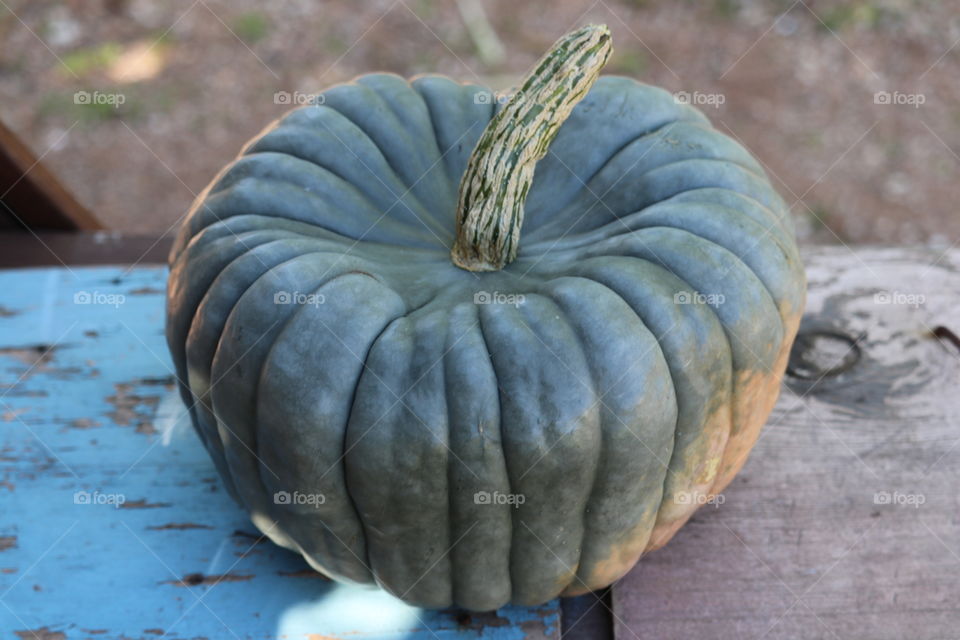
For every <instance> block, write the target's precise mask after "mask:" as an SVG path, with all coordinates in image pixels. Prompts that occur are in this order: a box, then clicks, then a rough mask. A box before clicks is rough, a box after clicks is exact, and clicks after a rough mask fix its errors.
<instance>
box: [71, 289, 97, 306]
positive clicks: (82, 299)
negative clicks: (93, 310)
mask: <svg viewBox="0 0 960 640" xmlns="http://www.w3.org/2000/svg"><path fill="white" fill-rule="evenodd" d="M91 302H93V296H92V295H90V292H89V291H77V292H76V293H75V294H73V304H90V303H91Z"/></svg>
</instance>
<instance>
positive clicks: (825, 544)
mask: <svg viewBox="0 0 960 640" xmlns="http://www.w3.org/2000/svg"><path fill="white" fill-rule="evenodd" d="M806 264H807V265H808V277H809V281H810V295H809V304H808V313H807V317H806V319H805V323H804V326H803V328H802V329H801V332H802V335H805V336H806V337H807V340H806V349H805V353H800V352H799V350H795V353H794V358H793V360H792V365H791V370H792V373H793V374H794V375H788V376H787V378H786V379H785V386H784V390H783V393H782V396H781V398H780V401H779V403H778V404H777V408H776V410H775V412H774V414H773V416H772V417H771V420H770V422H769V424H768V426H767V427H766V429H765V431H764V432H763V435H762V436H761V439H760V441H759V442H758V444H757V447H756V448H755V449H754V452H753V454H752V456H751V458H750V460H749V462H748V463H747V465H746V467H745V468H744V470H743V472H742V473H741V475H740V476H738V477H737V479H736V480H735V481H734V482H733V484H732V485H731V486H730V487H728V489H727V490H726V491H725V493H724V495H723V496H722V498H721V499H718V500H717V502H720V501H721V500H722V502H723V503H722V504H719V505H716V508H715V507H714V506H710V505H708V506H705V507H703V508H702V509H701V511H700V512H698V514H697V515H696V516H695V517H694V519H693V520H691V521H690V523H689V524H688V525H687V526H686V527H685V528H684V529H683V530H682V531H681V532H680V533H679V534H678V535H677V536H676V538H675V539H674V540H673V541H671V543H670V544H669V545H668V546H667V547H666V548H665V549H663V550H661V551H658V552H656V553H653V554H651V555H650V556H649V557H646V558H644V559H643V560H641V562H640V564H639V565H638V566H637V567H636V568H635V569H634V570H633V571H632V572H631V573H630V574H629V575H628V576H627V577H625V578H624V579H623V580H622V581H621V582H620V583H618V584H617V585H616V587H615V588H614V597H613V601H614V617H615V633H616V636H617V637H618V638H619V639H620V640H636V639H639V638H644V639H645V638H658V639H669V638H771V639H772V638H790V639H794V638H870V639H872V640H881V639H885V638H890V639H901V638H914V639H918V640H919V639H923V638H960V577H958V576H960V495H958V492H957V486H958V485H960V392H958V382H960V342H955V341H954V339H953V338H951V335H955V334H960V250H952V251H950V252H948V253H946V254H940V253H938V252H935V251H924V250H903V249H858V250H856V251H850V250H849V249H847V248H843V247H838V248H821V249H815V250H809V251H807V252H806ZM934 333H936V334H937V335H932V334H934ZM834 334H839V335H834ZM818 335H819V337H817V336H818ZM844 336H846V338H845V337H844ZM937 336H939V337H937ZM854 342H855V343H856V346H855V347H854V346H853V345H854ZM857 356H859V357H857ZM831 368H838V369H845V370H843V371H841V372H836V371H835V372H834V373H833V374H830V373H829V372H828V375H826V376H824V377H821V375H822V374H823V372H824V371H825V370H829V369H831Z"/></svg>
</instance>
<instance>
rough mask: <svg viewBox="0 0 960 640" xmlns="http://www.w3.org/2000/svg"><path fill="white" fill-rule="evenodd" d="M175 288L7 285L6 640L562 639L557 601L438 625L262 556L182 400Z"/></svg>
mask: <svg viewBox="0 0 960 640" xmlns="http://www.w3.org/2000/svg"><path fill="white" fill-rule="evenodd" d="M165 280H166V269H164V268H160V267H137V268H134V269H132V270H129V271H128V270H127V269H124V268H121V267H87V268H72V269H69V268H60V269H30V270H15V271H5V272H0V429H2V438H0V469H2V480H0V637H2V638H8V637H10V638H18V637H19V638H40V639H44V640H60V639H70V640H72V639H74V638H95V639H102V638H130V639H132V638H153V639H156V638H163V637H165V638H211V639H212V638H310V639H313V640H317V639H320V638H339V637H360V638H398V639H399V638H414V639H418V640H419V639H428V638H430V639H437V640H452V639H454V638H492V639H503V640H512V639H517V640H519V639H521V638H531V639H533V638H557V637H559V635H560V609H559V604H558V602H557V601H554V602H551V603H548V604H547V605H544V606H542V607H533V608H518V607H517V608H514V607H510V608H505V609H502V610H500V611H498V612H496V613H488V614H467V613H464V612H456V611H443V612H431V611H424V610H420V609H415V608H412V607H408V606H406V605H404V604H403V603H401V602H400V601H398V600H396V599H394V598H392V597H391V596H389V595H386V594H385V593H383V592H381V591H378V590H372V589H366V588H358V587H345V586H342V585H336V584H333V583H331V582H329V581H327V580H324V579H323V578H321V577H319V576H318V575H317V574H315V573H313V572H312V571H309V570H308V569H307V566H306V564H305V563H304V562H303V561H302V560H301V559H300V558H299V556H297V555H295V554H292V553H290V552H288V551H285V550H283V549H280V548H278V547H275V546H274V545H273V544H271V543H269V542H268V541H266V540H261V539H260V538H259V535H257V532H256V530H255V529H254V528H253V526H252V525H251V524H250V523H249V521H248V520H247V518H246V517H245V515H244V514H243V513H242V512H241V511H240V509H239V507H237V506H236V505H235V504H234V503H233V502H232V501H231V500H230V499H229V497H228V496H227V495H226V493H225V492H224V491H223V490H222V488H221V485H220V481H219V479H218V478H217V477H216V474H215V472H214V468H213V465H212V463H211V462H210V461H209V460H208V458H207V455H206V453H205V452H204V451H203V448H202V446H201V444H200V442H199V440H198V439H197V437H196V436H195V435H194V433H193V430H192V428H191V427H190V425H189V422H188V421H187V419H186V416H185V410H184V407H183V405H182V403H181V402H180V399H179V396H178V394H177V393H176V391H175V389H174V378H173V374H172V366H171V362H170V358H169V356H168V353H167V348H166V343H165V341H164V336H163V322H164V317H163V306H164V286H165ZM31 632H32V633H31ZM17 634H20V635H17Z"/></svg>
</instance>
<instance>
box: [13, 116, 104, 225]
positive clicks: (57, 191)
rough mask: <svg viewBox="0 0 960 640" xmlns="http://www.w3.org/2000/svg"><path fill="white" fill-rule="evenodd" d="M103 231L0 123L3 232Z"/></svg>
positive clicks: (41, 163) (91, 215)
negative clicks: (27, 229) (5, 230)
mask: <svg viewBox="0 0 960 640" xmlns="http://www.w3.org/2000/svg"><path fill="white" fill-rule="evenodd" d="M24 227H26V228H29V229H33V230H56V231H94V230H97V229H103V225H102V224H101V223H100V222H98V221H97V219H96V218H95V217H94V215H93V214H92V213H90V212H89V211H88V210H87V209H86V208H85V207H84V206H83V205H82V204H80V203H79V202H78V201H77V199H76V198H74V197H73V195H72V194H71V193H70V192H69V191H67V190H66V189H65V188H64V186H63V185H62V184H61V183H60V181H59V180H57V179H56V178H55V177H54V175H53V174H52V173H50V171H49V170H48V169H47V168H46V167H45V166H44V165H43V162H41V161H40V159H39V158H37V156H36V155H35V154H34V153H33V151H31V150H30V148H29V147H27V145H25V144H24V143H23V141H21V140H20V139H19V138H18V137H17V136H16V135H14V133H13V132H12V131H10V129H8V128H7V127H6V126H5V125H4V124H3V123H2V122H0V229H23V228H24Z"/></svg>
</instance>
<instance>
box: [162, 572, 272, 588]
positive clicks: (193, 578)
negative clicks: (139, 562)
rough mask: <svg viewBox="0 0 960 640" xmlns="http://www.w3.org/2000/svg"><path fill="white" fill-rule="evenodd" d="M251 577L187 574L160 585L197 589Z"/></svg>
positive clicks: (251, 577)
mask: <svg viewBox="0 0 960 640" xmlns="http://www.w3.org/2000/svg"><path fill="white" fill-rule="evenodd" d="M247 580H253V576H248V575H236V574H232V573H225V574H223V575H219V576H205V575H203V574H202V573H188V574H187V575H185V576H183V577H182V578H180V579H179V580H162V581H161V582H160V584H172V585H174V586H177V587H197V586H200V585H202V584H205V585H218V584H220V583H221V582H246V581H247Z"/></svg>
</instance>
